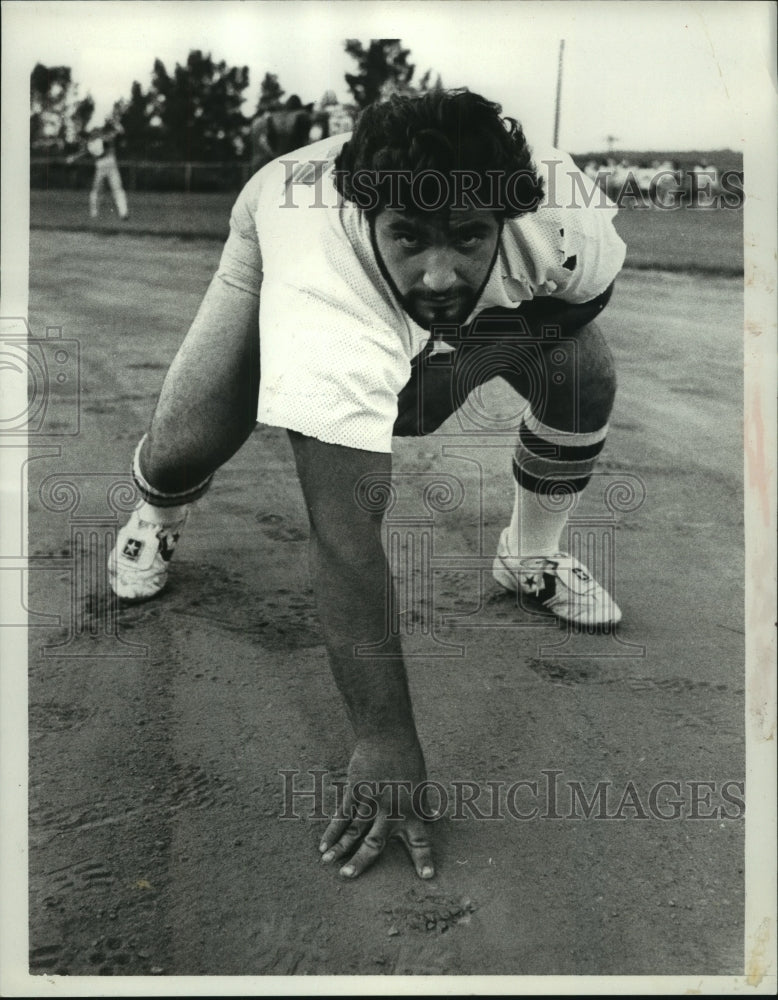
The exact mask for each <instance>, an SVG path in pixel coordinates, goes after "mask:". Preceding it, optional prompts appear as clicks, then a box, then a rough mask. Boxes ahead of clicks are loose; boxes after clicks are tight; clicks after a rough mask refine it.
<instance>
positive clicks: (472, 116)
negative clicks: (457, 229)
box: [335, 89, 543, 219]
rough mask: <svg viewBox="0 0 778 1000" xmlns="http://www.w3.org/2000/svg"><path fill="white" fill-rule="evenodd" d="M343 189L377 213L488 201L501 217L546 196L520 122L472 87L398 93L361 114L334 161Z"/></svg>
mask: <svg viewBox="0 0 778 1000" xmlns="http://www.w3.org/2000/svg"><path fill="white" fill-rule="evenodd" d="M335 184H336V187H337V189H338V192H339V193H340V194H341V196H342V197H343V198H344V199H345V200H346V201H350V202H354V203H355V204H356V205H358V206H359V207H360V208H362V209H363V210H364V211H365V212H366V214H367V215H368V216H369V217H374V216H375V215H377V214H378V213H379V212H380V211H382V210H383V209H385V208H395V209H398V210H401V211H408V212H433V211H434V212H439V211H442V210H443V211H445V210H449V209H451V208H461V207H465V208H471V207H472V208H486V209H490V210H491V211H493V212H494V214H495V215H496V216H497V217H498V218H499V219H510V218H516V217H517V216H520V215H525V214H526V213H528V212H534V211H535V209H536V208H537V207H538V204H539V203H540V201H541V199H542V197H543V181H542V179H541V178H539V177H538V175H537V172H536V170H535V167H534V164H533V163H532V153H531V150H530V148H529V146H528V145H527V141H526V139H525V138H524V132H523V130H522V128H521V125H520V124H519V123H518V122H517V121H516V120H515V119H513V118H508V117H503V115H502V108H501V107H500V105H499V104H494V103H493V102H491V101H487V100H486V98H484V97H481V96H480V95H479V94H474V93H472V92H471V91H469V90H466V89H462V90H434V91H431V92H429V93H427V94H423V95H421V96H413V97H406V96H399V95H394V96H393V97H391V98H390V99H389V100H388V101H387V102H385V103H381V104H371V105H370V106H368V107H367V108H365V110H364V111H363V112H362V114H361V115H360V117H359V119H358V121H357V123H356V126H355V128H354V132H353V135H352V137H351V139H350V140H349V141H348V142H347V143H346V144H345V145H344V146H343V148H342V150H341V151H340V153H339V154H338V157H337V159H336V162H335Z"/></svg>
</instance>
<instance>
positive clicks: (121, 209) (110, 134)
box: [67, 125, 130, 221]
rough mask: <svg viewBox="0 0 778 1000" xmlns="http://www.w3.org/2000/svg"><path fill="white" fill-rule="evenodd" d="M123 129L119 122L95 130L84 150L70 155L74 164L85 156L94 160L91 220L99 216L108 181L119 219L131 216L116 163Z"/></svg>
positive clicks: (90, 201) (124, 219) (90, 200)
mask: <svg viewBox="0 0 778 1000" xmlns="http://www.w3.org/2000/svg"><path fill="white" fill-rule="evenodd" d="M121 131H122V130H121V126H118V125H106V126H104V127H103V128H100V129H93V130H92V131H91V132H90V133H89V135H88V137H87V140H86V145H85V147H84V149H83V150H81V152H79V153H76V154H74V155H73V156H69V157H68V160H67V162H68V163H74V162H75V161H76V160H78V159H80V158H81V157H83V156H91V157H92V159H93V160H94V164H95V174H94V178H93V180H92V188H91V190H90V192H89V215H90V217H91V218H92V219H96V218H97V217H98V215H99V214H100V195H101V193H102V189H103V186H104V185H105V184H107V185H108V187H109V189H110V191H111V195H112V197H113V202H114V205H115V206H116V211H117V213H118V215H119V218H120V219H122V220H123V221H126V220H127V219H128V218H129V216H130V211H129V208H128V205H127V195H126V194H125V192H124V187H123V185H122V176H121V174H120V173H119V164H118V163H117V162H116V140H117V138H118V136H119V134H120V133H121Z"/></svg>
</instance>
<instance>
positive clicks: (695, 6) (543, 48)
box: [3, 0, 772, 152]
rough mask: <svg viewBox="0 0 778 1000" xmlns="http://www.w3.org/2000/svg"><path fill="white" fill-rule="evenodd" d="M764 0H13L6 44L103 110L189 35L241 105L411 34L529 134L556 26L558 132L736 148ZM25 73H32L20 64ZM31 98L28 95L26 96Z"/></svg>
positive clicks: (552, 82)
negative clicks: (235, 71)
mask: <svg viewBox="0 0 778 1000" xmlns="http://www.w3.org/2000/svg"><path fill="white" fill-rule="evenodd" d="M771 7H772V5H771V4H766V3H760V2H752V3H747V2H737V0H732V2H727V0H724V2H706V0H700V2H691V3H683V2H675V0H665V2H658V3H653V2H647V0H640V2H638V0H605V2H595V0H566V2H559V3H557V2H548V0H545V2H534V0H516V2H514V0H497V2H491V0H424V2H413V0H395V2H387V0H382V2H380V3H373V2H369V0H308V2H297V0H281V2H277V0H244V2H234V0H221V2H219V0H217V2H213V0H211V2H204V0H201V2H184V0H159V2H155V0H144V2H136V0H101V2H74V0H69V2H65V0H50V2H26V0H16V2H14V3H4V4H3V48H4V53H3V55H4V59H5V58H8V57H10V56H12V57H13V60H14V65H15V66H17V65H18V73H19V76H20V77H21V78H22V79H24V77H25V76H26V74H27V73H29V71H30V70H31V69H32V67H33V66H34V65H35V63H36V62H42V63H44V64H45V65H68V66H70V67H71V68H72V70H73V78H74V80H75V81H76V82H77V83H78V84H79V86H80V93H81V95H82V96H83V95H85V94H86V93H87V92H88V93H91V95H92V96H93V98H94V99H95V100H96V102H97V116H96V118H95V121H98V120H99V121H102V118H103V117H104V116H105V114H106V113H108V112H109V111H110V109H111V107H112V105H113V102H114V101H115V100H116V99H118V98H120V97H128V96H129V93H130V87H131V84H132V82H133V80H138V81H139V82H140V83H141V85H142V86H144V88H145V87H147V86H148V84H149V81H150V78H151V70H152V66H153V61H154V59H155V58H160V59H162V61H163V62H164V63H165V65H166V66H167V68H168V69H169V70H172V69H173V67H174V66H175V64H176V62H185V60H186V57H187V54H188V53H189V51H190V50H191V49H202V50H203V51H205V52H210V53H211V54H212V56H213V57H214V58H215V59H216V60H222V59H223V60H225V61H226V62H227V63H228V64H230V65H247V66H248V67H249V69H250V73H251V76H250V80H251V83H250V87H249V89H248V90H247V92H246V93H247V101H246V105H245V107H244V111H245V113H250V112H251V111H253V110H254V107H255V106H256V99H257V95H258V92H259V83H260V80H261V78H262V76H263V75H264V73H265V72H271V73H276V74H277V75H278V77H279V80H280V83H281V85H282V87H283V88H284V89H285V91H286V92H287V94H291V93H298V94H299V95H300V97H301V98H302V99H303V101H305V102H308V101H313V100H315V99H317V98H318V97H320V96H321V94H322V93H323V91H324V90H325V89H328V88H331V89H334V90H335V91H336V93H338V95H339V96H340V97H342V98H343V99H347V98H348V91H347V88H346V85H345V81H344V73H345V72H346V71H348V70H351V69H353V68H354V63H353V60H351V59H350V58H349V57H347V56H346V55H345V53H344V51H343V41H344V39H345V38H348V37H355V38H359V39H361V40H362V41H364V42H367V41H369V39H371V38H388V37H392V38H396V37H399V38H401V39H402V41H403V43H404V44H405V46H406V47H407V48H409V49H410V50H411V58H412V61H413V62H415V63H416V65H417V75H421V73H423V72H424V71H425V70H426V69H428V68H429V69H432V70H433V71H435V72H439V73H440V74H441V76H442V78H443V83H444V85H445V86H463V85H466V86H468V87H470V88H471V89H473V90H478V91H480V92H481V93H483V94H484V95H485V96H487V97H489V98H491V99H494V100H498V101H500V102H501V103H502V104H503V106H504V109H505V111H506V113H509V114H513V115H514V116H515V117H517V118H519V119H520V120H521V121H522V122H523V124H524V126H525V128H526V130H527V133H528V135H530V136H537V137H538V139H539V140H540V141H544V142H545V141H548V140H550V139H551V138H552V135H553V121H554V97H555V92H556V78H557V60H558V52H559V43H560V40H561V39H563V38H564V40H565V58H564V73H563V86H562V106H561V128H560V139H559V145H560V146H562V147H564V148H566V149H568V150H570V151H571V152H584V151H586V150H591V149H602V148H604V147H605V145H606V136H608V135H613V136H616V137H618V143H617V145H618V146H620V147H622V148H632V149H672V150H676V149H677V150H683V149H693V148H718V147H727V146H728V147H730V148H732V149H740V148H741V146H742V141H743V134H744V131H745V125H744V115H747V114H748V113H749V111H751V112H757V111H758V103H759V100H760V95H761V94H765V93H766V92H767V90H768V89H769V87H770V78H769V76H768V71H767V67H768V65H769V63H770V61H771V59H772V55H770V54H769V52H768V46H769V34H768V33H767V32H766V30H765V25H766V16H767V14H766V11H768V10H769V8H771ZM24 87H26V79H24ZM25 99H26V98H25Z"/></svg>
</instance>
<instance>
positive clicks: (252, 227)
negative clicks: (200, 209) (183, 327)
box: [216, 173, 262, 297]
mask: <svg viewBox="0 0 778 1000" xmlns="http://www.w3.org/2000/svg"><path fill="white" fill-rule="evenodd" d="M259 177H260V174H259V173H257V174H255V175H254V176H253V177H252V178H251V180H250V181H249V182H248V183H247V184H246V185H245V186H244V188H243V190H242V191H241V193H240V194H239V195H238V198H237V200H236V202H235V204H234V205H233V207H232V212H231V213H230V232H229V235H228V237H227V242H226V243H225V244H224V249H223V250H222V255H221V260H220V261H219V267H218V269H217V271H216V276H217V277H218V278H221V280H222V281H224V282H225V283H226V284H228V285H233V286H234V287H236V288H240V289H242V290H243V291H245V292H249V293H250V294H252V295H255V296H257V297H259V292H260V288H261V287H262V254H261V252H260V248H259V237H258V235H257V227H256V222H255V218H256V211H257V202H258V200H259V191H260V180H259Z"/></svg>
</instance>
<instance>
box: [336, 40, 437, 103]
mask: <svg viewBox="0 0 778 1000" xmlns="http://www.w3.org/2000/svg"><path fill="white" fill-rule="evenodd" d="M345 49H346V52H347V53H348V54H349V55H350V56H352V58H354V59H355V60H356V62H357V67H358V72H357V73H346V83H347V84H348V86H349V89H350V90H351V93H352V94H353V95H354V101H355V103H356V104H357V106H358V107H360V108H365V107H367V105H368V104H373V103H374V102H375V101H385V100H386V99H387V98H388V97H389V96H390V95H391V94H419V93H425V92H426V91H428V90H431V89H434V88H433V87H432V86H430V78H431V76H432V71H431V70H427V72H426V73H425V74H424V75H423V76H422V78H421V80H420V81H419V83H418V84H414V83H413V74H414V73H415V71H416V66H415V65H414V64H413V63H409V62H408V57H409V56H410V54H411V53H410V50H409V49H404V48H403V46H402V42H401V41H400V39H399V38H374V39H372V41H371V42H370V44H369V45H368V47H367V48H365V46H364V45H363V44H362V42H360V41H359V40H358V39H356V38H349V39H348V40H347V41H346V43H345ZM440 86H442V84H441V80H440V76H438V77H437V81H436V83H435V84H434V87H440Z"/></svg>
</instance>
